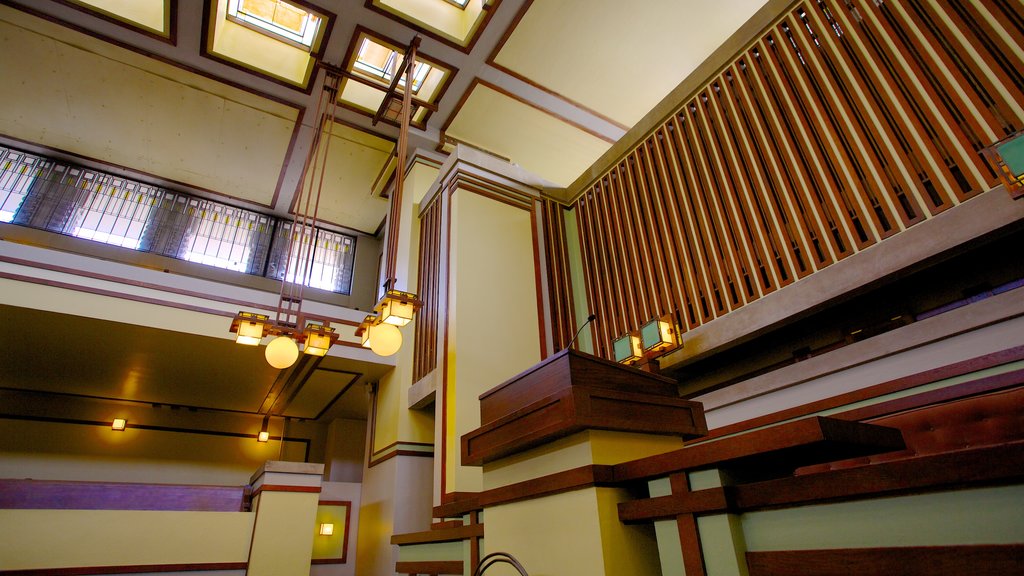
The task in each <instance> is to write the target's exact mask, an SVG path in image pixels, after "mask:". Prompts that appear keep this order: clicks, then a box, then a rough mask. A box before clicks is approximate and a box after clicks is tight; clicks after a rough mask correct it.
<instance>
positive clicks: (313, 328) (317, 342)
mask: <svg viewBox="0 0 1024 576" xmlns="http://www.w3.org/2000/svg"><path fill="white" fill-rule="evenodd" d="M303 334H304V335H305V339H306V344H305V346H304V347H303V349H302V351H303V352H305V353H306V354H309V355H311V356H326V355H327V351H328V350H330V349H331V345H332V344H334V342H335V340H337V339H338V336H337V334H335V333H334V328H332V327H330V326H326V325H324V324H315V323H313V322H310V323H309V324H306V330H305V332H304V333H303Z"/></svg>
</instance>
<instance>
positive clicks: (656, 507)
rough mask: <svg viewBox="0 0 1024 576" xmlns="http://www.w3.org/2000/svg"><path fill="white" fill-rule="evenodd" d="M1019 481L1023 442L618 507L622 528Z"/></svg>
mask: <svg viewBox="0 0 1024 576" xmlns="http://www.w3.org/2000/svg"><path fill="white" fill-rule="evenodd" d="M1022 479H1024V441H1019V442H1012V443H1010V444H1005V445H1001V446H991V447H986V448H975V449H970V450H960V451H956V452H950V453H946V454H935V455H931V456H921V457H917V458H908V459H905V460H894V461H891V462H882V463H876V464H872V465H869V466H860V467H856V468H845V469H840V470H831V471H827V472H816V473H813V474H807V475H799V476H795V477H788V478H780V479H777V480H766V481H763V482H752V483H749V484H739V485H736V486H727V487H724V488H722V487H719V488H708V489H705V490H697V491H693V492H681V493H678V494H672V495H669V496H659V497H656V498H646V499H643V500H632V501H629V502H623V503H621V504H619V518H620V519H621V520H622V521H623V522H626V523H635V522H649V521H652V520H657V519H661V518H671V517H673V516H679V515H684V514H716V513H722V512H730V513H737V514H738V513H742V512H749V511H753V510H762V509H766V508H778V507H787V506H798V505H806V504H813V503H820V502H823V501H828V502H838V501H843V500H854V499H860V498H875V497H880V496H894V495H898V494H918V493H922V492H928V491H934V490H942V489H947V488H950V487H956V486H963V485H968V484H969V485H971V486H978V485H993V484H1006V483H1011V482H1019V481H1021V480H1022Z"/></svg>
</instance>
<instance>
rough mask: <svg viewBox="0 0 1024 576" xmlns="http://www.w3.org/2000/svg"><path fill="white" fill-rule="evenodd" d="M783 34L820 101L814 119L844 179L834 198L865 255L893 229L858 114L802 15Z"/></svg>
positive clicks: (792, 19) (798, 12)
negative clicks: (801, 64)
mask: <svg viewBox="0 0 1024 576" xmlns="http://www.w3.org/2000/svg"><path fill="white" fill-rule="evenodd" d="M782 28H783V32H784V33H785V34H786V36H787V38H788V39H789V44H791V45H792V46H793V47H794V49H795V50H797V54H798V55H799V57H800V60H801V62H802V63H803V66H802V69H803V70H804V71H805V74H806V79H807V84H808V85H809V86H810V87H811V88H812V90H813V91H814V94H815V96H816V97H817V99H818V100H819V102H818V107H819V112H818V117H819V119H821V120H822V131H823V132H824V133H825V135H826V137H827V138H828V139H829V142H830V146H831V149H830V155H831V156H832V164H834V165H835V167H836V169H837V170H838V171H839V172H841V173H842V178H843V182H837V183H836V187H837V190H836V192H837V194H838V195H839V197H840V200H841V203H842V204H843V206H844V208H845V211H846V213H845V215H846V219H847V221H848V222H849V223H850V224H852V225H853V230H852V232H853V238H854V241H856V242H857V248H858V249H864V248H865V247H867V246H870V245H871V244H874V243H875V242H876V241H877V240H880V239H882V238H885V237H887V236H891V235H892V234H895V233H896V232H897V228H896V226H894V223H893V218H892V214H891V211H890V207H889V206H888V205H886V204H885V203H883V201H882V200H880V196H881V195H882V192H881V190H882V188H883V185H882V183H881V181H880V180H879V179H878V178H877V172H876V171H875V170H874V166H873V165H872V162H871V156H870V154H869V152H868V151H867V149H866V147H865V145H864V140H865V139H867V136H866V134H865V132H864V131H863V130H862V128H863V127H864V123H863V120H861V118H860V115H859V111H858V110H857V108H856V107H855V106H851V105H850V102H849V99H850V98H851V97H852V95H851V93H850V91H849V89H848V88H847V86H846V85H845V84H844V83H843V78H842V77H841V76H839V75H837V74H835V68H834V66H833V65H832V62H831V60H830V59H829V55H828V54H827V53H826V52H825V50H823V49H822V48H821V47H822V44H821V40H820V39H819V35H818V33H817V31H816V27H815V26H814V24H812V23H811V21H810V20H809V19H807V17H806V10H805V9H804V8H803V7H799V8H797V10H796V12H795V13H794V14H792V15H791V16H790V18H789V19H788V20H787V21H786V22H785V23H784V24H783V26H782ZM830 71H831V72H832V73H831V74H830V73H829V72H830ZM822 115H823V116H822ZM865 216H868V217H867V218H866V217H865Z"/></svg>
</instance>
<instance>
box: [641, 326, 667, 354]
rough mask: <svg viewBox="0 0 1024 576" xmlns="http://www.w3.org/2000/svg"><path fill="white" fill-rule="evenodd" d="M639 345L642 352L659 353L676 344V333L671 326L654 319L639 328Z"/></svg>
mask: <svg viewBox="0 0 1024 576" xmlns="http://www.w3.org/2000/svg"><path fill="white" fill-rule="evenodd" d="M640 343H641V345H642V346H643V349H644V352H660V351H662V350H664V349H666V348H669V347H671V346H675V344H676V331H675V329H674V328H672V324H671V323H669V322H666V321H664V320H660V319H658V318H655V319H654V320H651V321H650V322H648V323H647V324H644V325H643V326H642V327H641V328H640Z"/></svg>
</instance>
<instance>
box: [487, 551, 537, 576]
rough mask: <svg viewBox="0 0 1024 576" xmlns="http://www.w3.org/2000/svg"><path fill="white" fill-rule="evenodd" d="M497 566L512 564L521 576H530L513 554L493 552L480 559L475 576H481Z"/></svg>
mask: <svg viewBox="0 0 1024 576" xmlns="http://www.w3.org/2000/svg"><path fill="white" fill-rule="evenodd" d="M495 564H510V565H512V567H513V568H515V569H516V571H518V572H519V574H520V576H530V575H529V574H527V573H526V568H523V565H522V564H520V563H519V561H518V560H516V559H515V558H514V557H512V555H511V554H508V553H506V552H491V553H490V554H488V555H486V556H484V557H483V558H481V559H480V564H479V565H478V566H477V567H476V570H474V571H473V576H481V575H482V574H483V573H484V571H486V570H487V569H488V568H490V567H491V566H493V565H495Z"/></svg>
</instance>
